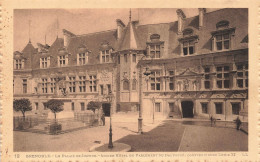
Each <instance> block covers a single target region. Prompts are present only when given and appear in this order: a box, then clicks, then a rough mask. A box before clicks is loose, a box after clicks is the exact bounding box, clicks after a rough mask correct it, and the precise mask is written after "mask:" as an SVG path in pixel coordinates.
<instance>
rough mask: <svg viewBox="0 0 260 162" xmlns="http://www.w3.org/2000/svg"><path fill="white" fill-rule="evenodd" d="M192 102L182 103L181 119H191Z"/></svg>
mask: <svg viewBox="0 0 260 162" xmlns="http://www.w3.org/2000/svg"><path fill="white" fill-rule="evenodd" d="M193 106H194V104H193V102H192V101H182V102H181V108H182V117H183V118H193V116H194V113H193Z"/></svg>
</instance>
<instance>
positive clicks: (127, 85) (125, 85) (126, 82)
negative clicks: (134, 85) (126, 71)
mask: <svg viewBox="0 0 260 162" xmlns="http://www.w3.org/2000/svg"><path fill="white" fill-rule="evenodd" d="M123 90H125V91H129V81H128V80H124V81H123Z"/></svg>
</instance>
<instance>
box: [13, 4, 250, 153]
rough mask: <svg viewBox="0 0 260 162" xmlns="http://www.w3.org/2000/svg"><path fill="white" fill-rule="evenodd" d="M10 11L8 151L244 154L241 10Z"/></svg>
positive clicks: (244, 21) (244, 28) (244, 27)
mask: <svg viewBox="0 0 260 162" xmlns="http://www.w3.org/2000/svg"><path fill="white" fill-rule="evenodd" d="M13 14H14V16H13V19H14V23H13V31H14V32H13V40H14V42H13V43H14V47H13V49H14V51H13V151H14V152H220V151H236V152H237V151H238V152H242V151H243V152H246V151H248V143H249V142H248V141H249V137H248V135H249V134H248V125H249V123H248V122H249V119H248V87H249V81H248V78H249V77H248V76H249V75H248V72H249V71H248V66H249V61H248V51H249V48H248V8H110V9H108V8H107V9H94V8H93V9H90V8H89V9H15V10H14V13H13Z"/></svg>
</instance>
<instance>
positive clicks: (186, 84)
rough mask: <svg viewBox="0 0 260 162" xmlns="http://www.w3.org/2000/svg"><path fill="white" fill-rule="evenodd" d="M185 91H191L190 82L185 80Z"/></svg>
mask: <svg viewBox="0 0 260 162" xmlns="http://www.w3.org/2000/svg"><path fill="white" fill-rule="evenodd" d="M183 85H184V86H183V90H184V91H188V90H189V80H188V79H185V80H184V81H183Z"/></svg>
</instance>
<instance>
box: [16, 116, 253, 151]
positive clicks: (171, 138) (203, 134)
mask: <svg viewBox="0 0 260 162" xmlns="http://www.w3.org/2000/svg"><path fill="white" fill-rule="evenodd" d="M143 130H144V134H142V135H138V134H137V122H116V123H113V141H114V142H120V143H125V144H128V145H130V146H131V147H132V150H131V151H133V152H177V151H180V152H185V151H247V150H248V135H247V134H245V133H243V132H242V131H237V130H236V129H234V128H226V127H224V126H219V125H217V126H216V127H211V126H210V123H209V122H208V121H203V122H185V121H174V120H164V121H161V122H158V121H157V122H155V124H152V123H144V127H143ZM108 133H109V119H108V118H107V119H106V125H105V126H100V127H93V128H88V129H82V130H78V131H74V132H69V133H65V134H59V135H47V134H38V133H31V132H19V131H14V151H18V152H19V151H23V152H24V151H26V152H30V151H33V152H41V151H48V152H58V151H59V152H88V151H89V149H90V147H92V146H94V145H96V144H98V143H108ZM46 141H48V143H46Z"/></svg>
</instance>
